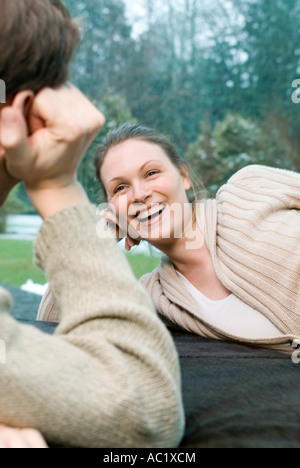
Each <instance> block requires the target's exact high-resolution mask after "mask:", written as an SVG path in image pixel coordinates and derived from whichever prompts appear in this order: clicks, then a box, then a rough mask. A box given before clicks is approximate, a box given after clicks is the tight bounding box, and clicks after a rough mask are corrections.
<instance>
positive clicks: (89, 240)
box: [0, 206, 183, 447]
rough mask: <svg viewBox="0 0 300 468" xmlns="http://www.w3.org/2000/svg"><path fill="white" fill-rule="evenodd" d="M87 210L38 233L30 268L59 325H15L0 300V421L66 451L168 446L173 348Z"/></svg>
mask: <svg viewBox="0 0 300 468" xmlns="http://www.w3.org/2000/svg"><path fill="white" fill-rule="evenodd" d="M96 224H97V218H96V216H95V214H94V209H93V208H92V207H89V206H78V207H73V208H69V209H66V210H63V211H61V212H59V213H56V214H55V215H54V216H53V217H51V218H49V219H48V220H47V221H46V222H45V223H44V224H43V226H42V228H41V231H40V234H39V237H38V239H37V242H36V261H37V263H38V265H40V266H41V267H42V268H43V270H44V271H45V273H46V275H47V277H48V279H49V281H50V286H51V291H52V294H53V296H54V299H55V302H56V305H57V309H58V314H59V319H60V324H59V326H58V328H57V332H56V334H55V335H54V336H48V335H45V334H43V333H41V332H39V331H38V330H37V329H35V328H33V327H30V326H25V325H20V324H18V323H17V322H16V321H14V319H13V318H12V317H11V316H10V315H9V314H8V310H9V307H10V301H9V297H8V296H7V295H6V294H5V293H3V292H2V293H1V291H0V339H1V343H4V344H5V350H6V363H5V364H0V421H1V422H2V423H5V424H7V425H12V426H16V427H33V428H36V429H39V430H40V431H41V432H42V434H43V435H44V436H45V438H46V439H47V441H48V442H50V443H52V444H56V445H62V446H75V447H174V446H177V444H178V443H179V441H180V439H181V437H182V434H183V409H182V401H181V392H180V372H179V363H178V357H177V354H176V351H175V347H174V344H173V342H172V340H171V337H170V335H169V333H168V331H167V330H166V329H165V327H164V326H163V325H162V324H161V322H160V320H159V319H158V317H157V315H156V313H155V311H154V309H153V306H152V303H151V301H150V298H149V297H148V295H147V294H146V293H145V291H144V289H143V288H142V287H141V286H140V285H139V284H138V283H137V281H136V280H135V278H134V275H133V273H132V271H131V269H130V267H129V265H128V263H127V261H126V259H125V257H124V256H123V254H122V253H121V252H120V251H119V249H118V247H117V244H116V241H115V240H114V239H112V238H111V237H110V235H109V234H108V232H107V231H105V228H104V223H102V221H99V222H98V225H97V232H96Z"/></svg>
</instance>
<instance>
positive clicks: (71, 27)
mask: <svg viewBox="0 0 300 468" xmlns="http://www.w3.org/2000/svg"><path fill="white" fill-rule="evenodd" d="M78 42H79V31H78V29H77V27H76V25H75V24H74V23H73V22H72V21H71V19H70V16H69V13H68V10H67V9H66V7H65V6H64V5H63V3H62V2H61V0H13V1H12V0H1V3H0V79H2V80H3V81H4V82H5V84H6V98H7V100H11V99H12V98H13V97H14V96H15V95H16V94H17V93H18V92H19V91H22V90H25V89H30V90H32V91H33V92H34V93H37V92H38V91H40V90H41V89H43V88H44V87H56V86H59V85H62V84H63V83H64V82H65V81H66V80H67V78H68V68H69V63H70V60H71V58H72V55H73V51H74V49H75V47H76V45H77V44H78Z"/></svg>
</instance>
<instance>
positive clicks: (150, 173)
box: [147, 170, 159, 177]
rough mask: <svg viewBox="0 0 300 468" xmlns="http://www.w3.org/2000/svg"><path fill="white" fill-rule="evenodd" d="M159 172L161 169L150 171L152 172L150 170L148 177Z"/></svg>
mask: <svg viewBox="0 0 300 468" xmlns="http://www.w3.org/2000/svg"><path fill="white" fill-rule="evenodd" d="M158 173H159V171H156V170H155V171H150V172H148V174H147V177H149V176H151V175H155V174H158Z"/></svg>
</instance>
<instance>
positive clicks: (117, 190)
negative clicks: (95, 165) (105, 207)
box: [114, 185, 125, 194]
mask: <svg viewBox="0 0 300 468" xmlns="http://www.w3.org/2000/svg"><path fill="white" fill-rule="evenodd" d="M124 188H125V185H119V187H117V188H116V189H115V190H114V194H116V193H118V192H121V191H122V190H124Z"/></svg>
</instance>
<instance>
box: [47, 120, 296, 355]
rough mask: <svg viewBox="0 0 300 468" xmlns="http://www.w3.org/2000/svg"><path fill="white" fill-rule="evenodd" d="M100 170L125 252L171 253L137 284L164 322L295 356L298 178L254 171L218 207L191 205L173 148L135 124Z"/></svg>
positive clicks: (231, 186) (111, 146)
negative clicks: (145, 246) (146, 247)
mask: <svg viewBox="0 0 300 468" xmlns="http://www.w3.org/2000/svg"><path fill="white" fill-rule="evenodd" d="M95 166H96V171H97V176H98V178H99V181H100V183H101V185H102V188H103V190H104V193H105V194H106V197H107V202H108V203H109V209H108V210H105V211H104V212H103V216H104V217H105V218H106V219H107V221H108V222H109V224H110V225H112V226H113V225H114V226H118V227H119V228H122V229H121V231H122V232H123V234H122V235H121V234H120V233H118V232H117V234H118V236H119V238H120V237H124V233H125V232H126V234H125V235H126V236H127V238H126V248H127V250H130V248H131V247H132V246H133V245H135V244H138V243H139V241H140V240H146V241H148V242H149V243H150V244H151V245H153V246H155V247H157V248H158V249H159V250H161V251H162V252H163V253H164V254H165V255H164V256H163V257H162V261H161V264H160V266H159V267H158V268H157V269H156V270H154V271H153V272H152V273H150V274H148V275H145V276H144V277H143V278H141V283H142V284H143V285H144V286H145V288H146V289H147V290H148V292H149V293H150V295H151V297H152V300H153V302H154V304H155V306H156V308H157V310H158V312H159V313H160V314H161V315H162V316H164V317H165V318H166V319H167V321H168V322H173V323H174V324H176V325H177V326H180V327H182V328H184V329H186V330H187V331H189V332H193V333H196V334H199V335H201V336H205V337H212V338H216V339H222V340H233V341H238V342H244V343H248V344H251V345H256V346H260V347H268V348H272V349H275V350H281V351H293V347H296V346H297V345H298V344H299V343H300V341H299V337H300V175H299V174H297V173H294V172H289V171H285V170H280V169H272V168H269V167H264V166H249V167H247V168H245V169H243V170H241V171H240V172H238V173H237V174H235V175H234V176H233V177H232V178H231V179H230V180H229V182H228V184H226V185H225V186H223V187H222V188H221V189H220V190H219V192H218V194H217V197H216V199H215V200H197V197H196V196H195V199H194V201H193V203H192V204H191V203H189V199H188V191H189V190H190V189H191V188H192V186H193V184H192V182H191V180H190V177H189V171H188V169H187V166H186V164H184V163H183V161H182V160H181V159H180V157H179V155H178V152H177V151H176V148H175V147H174V146H173V144H172V143H171V142H170V141H168V140H167V139H166V138H165V137H164V136H162V135H160V134H158V133H157V132H155V131H153V130H151V129H148V128H144V127H140V126H138V125H123V126H122V127H120V128H119V129H117V130H114V131H112V132H110V133H109V134H108V136H107V138H106V141H105V142H104V144H103V145H102V146H101V147H100V148H99V149H98V151H97V155H96V159H95ZM194 192H195V190H194ZM195 195H196V194H195ZM42 315H43V314H42ZM291 345H292V347H291Z"/></svg>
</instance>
